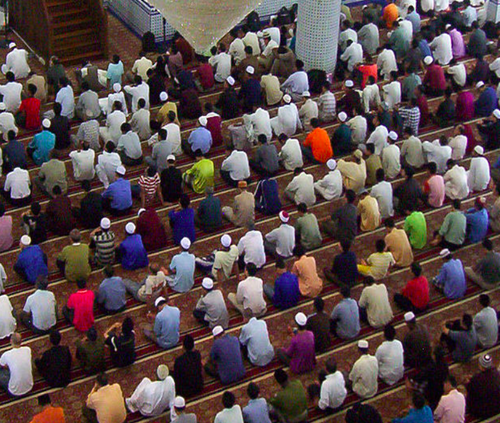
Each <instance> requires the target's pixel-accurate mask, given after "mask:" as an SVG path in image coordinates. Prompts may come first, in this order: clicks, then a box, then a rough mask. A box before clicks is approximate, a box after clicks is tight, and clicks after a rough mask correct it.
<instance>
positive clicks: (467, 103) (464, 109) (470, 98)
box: [455, 91, 474, 122]
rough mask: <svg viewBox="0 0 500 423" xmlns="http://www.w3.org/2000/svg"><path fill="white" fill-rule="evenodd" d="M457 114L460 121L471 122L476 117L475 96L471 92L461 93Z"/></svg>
mask: <svg viewBox="0 0 500 423" xmlns="http://www.w3.org/2000/svg"><path fill="white" fill-rule="evenodd" d="M455 113H456V116H457V119H458V120H459V121H462V122H463V121H466V120H471V119H472V118H473V117H474V95H473V94H472V93H471V92H469V91H461V92H460V93H459V94H458V97H457V104H456V105H455Z"/></svg>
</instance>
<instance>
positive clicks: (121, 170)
mask: <svg viewBox="0 0 500 423" xmlns="http://www.w3.org/2000/svg"><path fill="white" fill-rule="evenodd" d="M115 172H116V173H118V175H122V176H123V175H125V174H126V173H127V169H125V166H118V167H117V168H116V170H115Z"/></svg>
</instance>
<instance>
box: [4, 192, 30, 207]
mask: <svg viewBox="0 0 500 423" xmlns="http://www.w3.org/2000/svg"><path fill="white" fill-rule="evenodd" d="M0 193H2V195H3V197H4V198H5V199H6V200H7V201H8V202H9V203H10V204H12V205H13V206H14V207H25V206H29V205H30V204H31V194H30V195H28V196H27V197H24V198H11V197H10V191H5V190H4V189H2V190H0Z"/></svg>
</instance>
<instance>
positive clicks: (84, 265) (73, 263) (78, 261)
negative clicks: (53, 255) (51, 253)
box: [57, 244, 90, 282]
mask: <svg viewBox="0 0 500 423" xmlns="http://www.w3.org/2000/svg"><path fill="white" fill-rule="evenodd" d="M57 260H58V261H62V262H64V275H65V276H66V279H67V280H69V281H70V282H76V281H77V280H78V279H85V280H87V278H88V277H89V276H90V264H89V246H88V245H86V244H73V245H68V246H67V247H64V248H63V250H62V251H61V252H60V253H59V255H58V256H57Z"/></svg>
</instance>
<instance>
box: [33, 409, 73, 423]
mask: <svg viewBox="0 0 500 423" xmlns="http://www.w3.org/2000/svg"><path fill="white" fill-rule="evenodd" d="M64 422H65V420H64V411H63V409H62V408H61V407H52V406H51V405H49V406H48V407H47V408H45V409H44V410H43V411H42V412H41V413H38V414H37V415H36V416H34V417H33V420H31V423H64Z"/></svg>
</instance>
